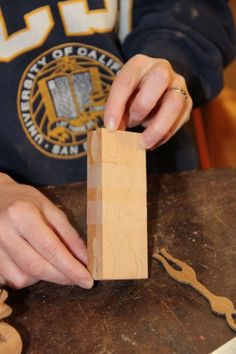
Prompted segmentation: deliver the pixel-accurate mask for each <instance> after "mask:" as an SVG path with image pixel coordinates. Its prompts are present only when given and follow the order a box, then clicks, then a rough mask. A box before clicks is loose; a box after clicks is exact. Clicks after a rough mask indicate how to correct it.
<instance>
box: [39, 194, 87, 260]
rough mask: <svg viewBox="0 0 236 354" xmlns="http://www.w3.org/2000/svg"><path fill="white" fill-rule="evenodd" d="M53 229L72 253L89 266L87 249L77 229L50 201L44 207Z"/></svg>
mask: <svg viewBox="0 0 236 354" xmlns="http://www.w3.org/2000/svg"><path fill="white" fill-rule="evenodd" d="M43 211H44V214H45V215H47V220H48V221H49V223H50V225H51V227H52V228H53V229H54V230H55V232H56V233H57V235H58V236H59V237H60V239H61V240H62V242H63V243H64V244H65V245H66V247H67V248H68V249H69V250H70V252H71V253H72V254H73V255H74V256H75V257H76V258H77V259H79V260H80V261H82V262H83V263H84V264H87V249H86V245H85V243H84V241H83V240H82V239H81V237H80V235H79V234H78V232H77V231H76V229H75V228H74V227H73V226H72V225H71V224H70V222H69V220H68V218H67V216H66V215H65V213H64V212H63V211H62V210H60V209H59V208H57V207H56V206H55V205H53V204H52V203H51V202H50V201H48V200H47V202H46V203H45V204H44V206H43Z"/></svg>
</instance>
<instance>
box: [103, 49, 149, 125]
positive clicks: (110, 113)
mask: <svg viewBox="0 0 236 354" xmlns="http://www.w3.org/2000/svg"><path fill="white" fill-rule="evenodd" d="M144 60H145V56H143V55H136V56H134V57H133V58H132V59H130V60H129V61H128V62H127V63H126V64H125V65H124V66H123V68H122V69H121V71H120V72H119V74H118V76H117V77H116V79H115V80H114V82H113V84H112V86H111V90H110V93H109V97H108V100H107V103H106V107H105V112H104V124H105V127H106V128H108V129H110V130H115V129H117V128H118V127H119V125H120V123H121V120H122V117H123V114H124V112H125V106H126V103H127V102H128V100H129V97H130V96H131V95H132V93H133V92H134V91H135V89H136V88H137V86H138V84H139V82H140V81H141V79H142V77H143V75H144V74H145V72H146V71H147V70H148V69H149V68H150V67H151V65H152V64H153V61H152V60H150V58H149V61H148V63H147V64H146V65H144ZM145 63H146V61H145Z"/></svg>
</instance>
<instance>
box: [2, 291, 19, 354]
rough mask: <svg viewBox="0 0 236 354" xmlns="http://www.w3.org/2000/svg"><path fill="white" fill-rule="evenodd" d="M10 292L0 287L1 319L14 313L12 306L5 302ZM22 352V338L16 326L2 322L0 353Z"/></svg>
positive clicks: (13, 353) (12, 353)
mask: <svg viewBox="0 0 236 354" xmlns="http://www.w3.org/2000/svg"><path fill="white" fill-rule="evenodd" d="M7 298H8V293H7V291H6V290H4V289H0V320H2V319H3V318H5V317H8V316H9V315H10V314H11V313H12V309H11V308H10V306H8V305H7V304H5V301H6V299H7ZM21 352H22V340H21V337H20V335H19V333H18V332H17V330H15V328H13V327H12V326H10V325H9V324H8V323H5V322H0V354H20V353H21Z"/></svg>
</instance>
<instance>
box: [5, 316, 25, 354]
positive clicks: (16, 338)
mask: <svg viewBox="0 0 236 354" xmlns="http://www.w3.org/2000/svg"><path fill="white" fill-rule="evenodd" d="M21 352H22V341H21V337H20V335H19V333H18V332H17V331H16V330H15V328H13V327H12V326H10V325H9V324H7V323H5V322H0V354H20V353H21Z"/></svg>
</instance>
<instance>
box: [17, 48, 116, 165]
mask: <svg viewBox="0 0 236 354" xmlns="http://www.w3.org/2000/svg"><path fill="white" fill-rule="evenodd" d="M120 68H121V62H120V61H119V60H118V59H117V58H116V57H114V56H113V55H112V54H110V53H108V52H105V51H103V50H101V49H99V48H95V47H92V46H88V45H84V44H80V43H66V44H64V45H60V46H57V47H54V48H52V49H50V50H49V51H47V52H45V53H43V54H42V55H40V57H38V58H36V59H35V60H34V61H33V62H32V63H31V64H30V65H29V66H28V68H27V69H26V70H25V72H24V75H23V77H22V79H21V83H20V86H19V90H18V114H19V117H20V121H21V124H22V126H23V128H24V131H25V133H26V135H27V137H28V138H29V140H30V141H31V143H32V144H33V145H34V146H35V147H36V148H37V149H38V150H40V151H41V152H42V153H44V154H46V155H48V156H51V157H56V158H66V159H68V158H75V157H80V156H83V155H85V154H86V147H87V146H86V141H87V139H86V135H87V132H88V131H89V130H92V129H94V128H96V127H98V126H101V125H102V117H103V113H104V106H105V102H106V99H107V96H108V93H109V90H110V86H111V84H112V82H113V80H114V78H115V76H116V74H117V72H118V71H119V70H120Z"/></svg>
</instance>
